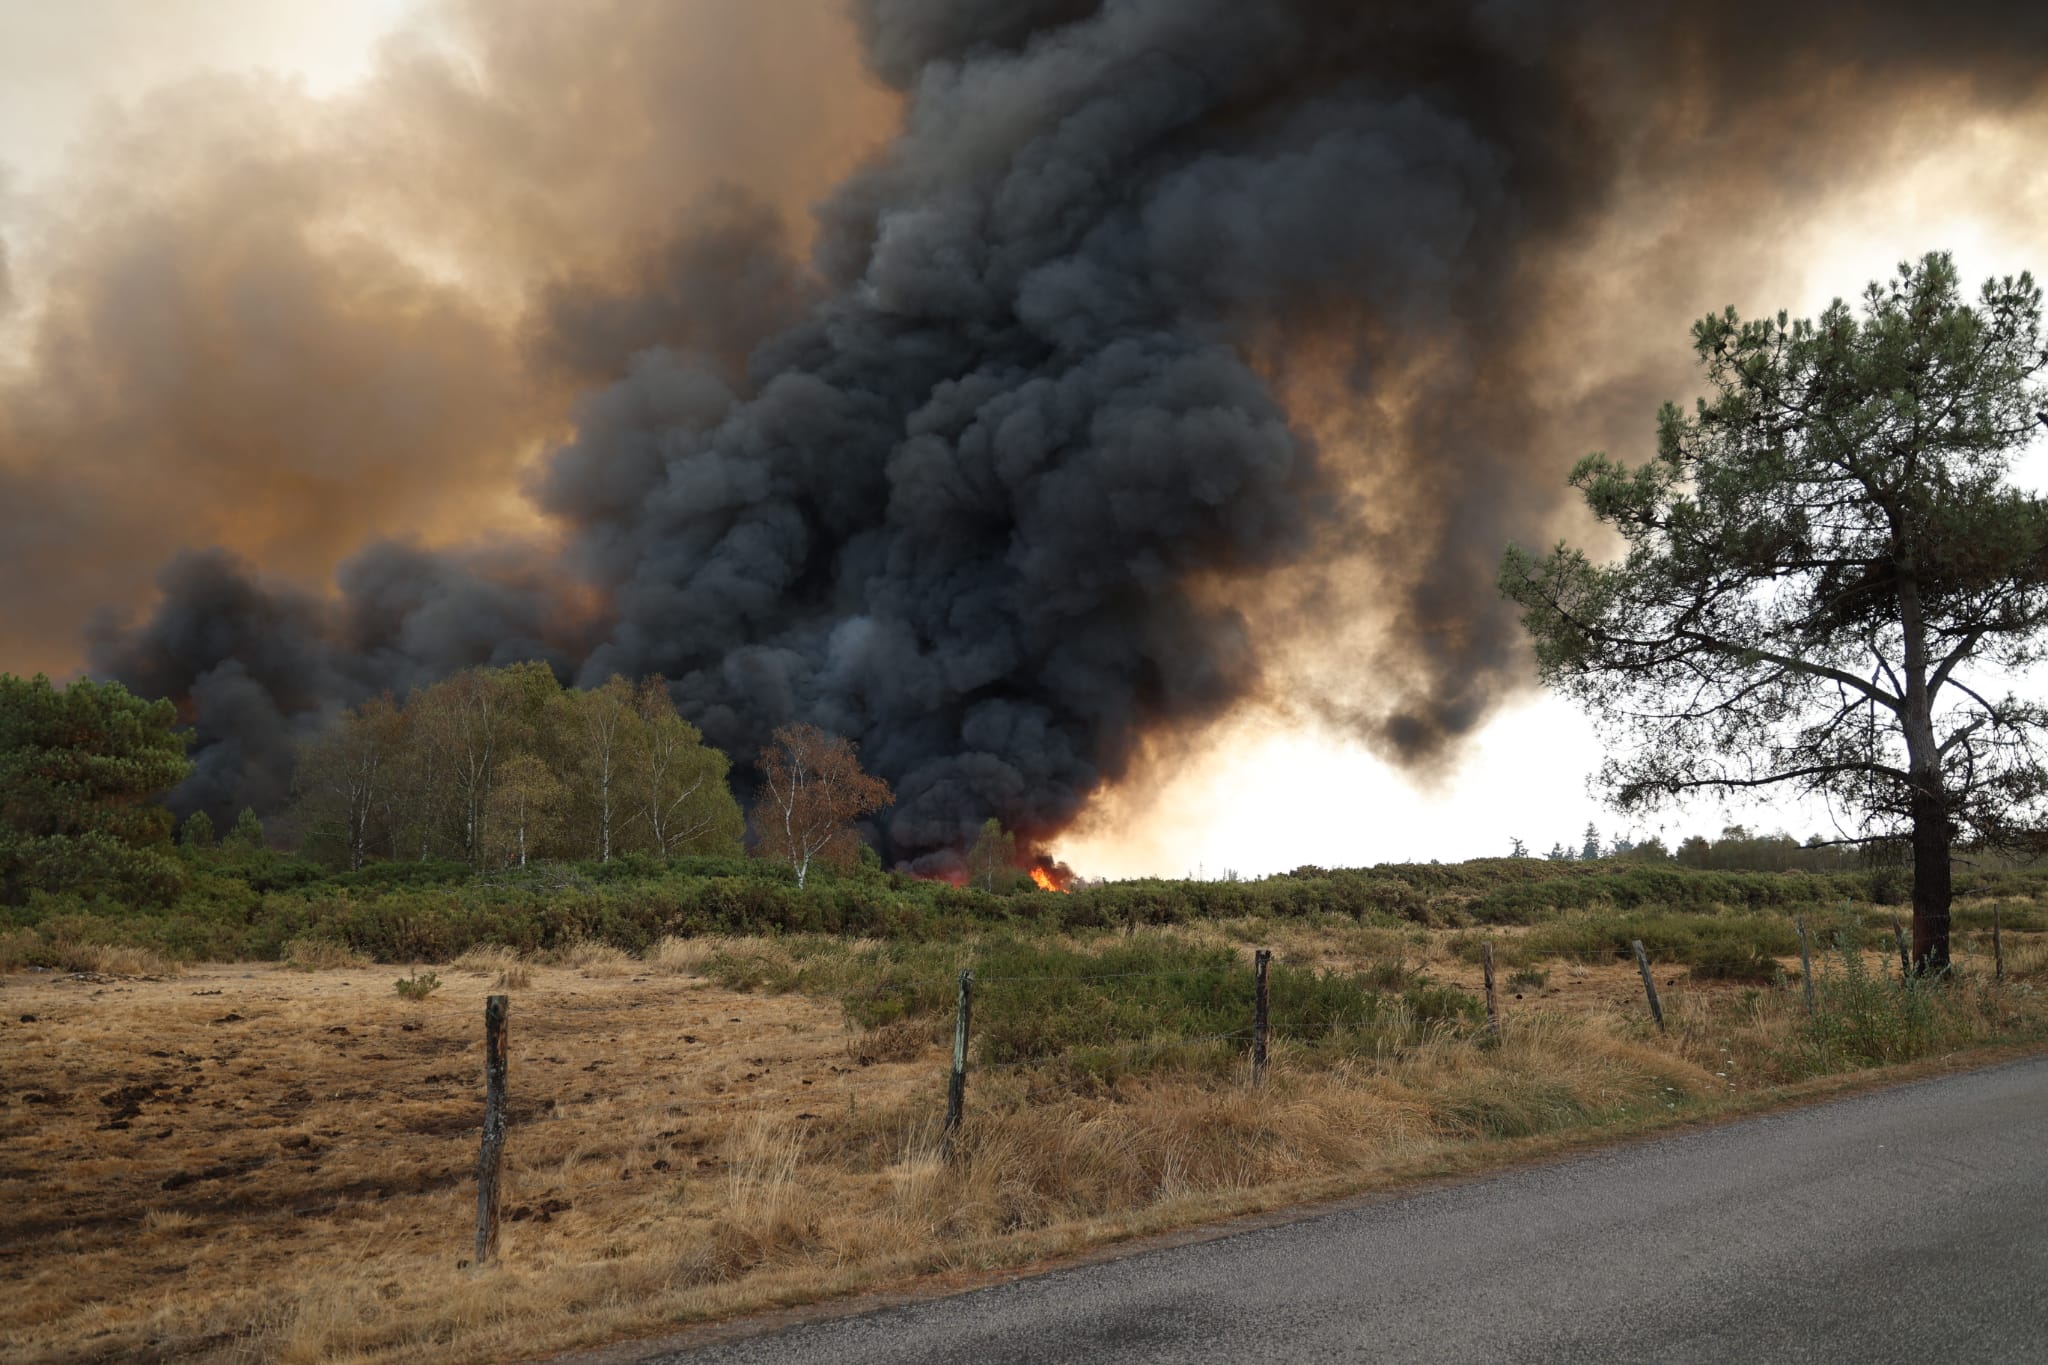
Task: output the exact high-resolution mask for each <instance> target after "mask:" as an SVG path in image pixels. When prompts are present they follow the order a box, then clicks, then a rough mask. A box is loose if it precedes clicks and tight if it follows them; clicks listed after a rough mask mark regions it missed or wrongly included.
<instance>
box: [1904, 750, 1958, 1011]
mask: <svg viewBox="0 0 2048 1365" xmlns="http://www.w3.org/2000/svg"><path fill="white" fill-rule="evenodd" d="M1950 842H1951V836H1950V833H1949V824H1948V810H1947V808H1946V803H1945V802H1944V801H1943V800H1942V799H1941V792H1940V790H1939V789H1938V788H1937V789H1936V790H1934V791H1927V790H1924V789H1923V788H1922V787H1921V786H1920V785H1919V784H1915V787H1914V790H1913V970H1914V972H1915V973H1916V974H1918V975H1920V976H1940V975H1943V974H1944V973H1946V972H1947V971H1948V969H1949V947H1948V929H1949V905H1950V902H1951V901H1952V900H1953V899H1954V889H1953V886H1952V878H1953V872H1952V866H1951V863H1950V857H1951V854H1952V849H1951V847H1950Z"/></svg>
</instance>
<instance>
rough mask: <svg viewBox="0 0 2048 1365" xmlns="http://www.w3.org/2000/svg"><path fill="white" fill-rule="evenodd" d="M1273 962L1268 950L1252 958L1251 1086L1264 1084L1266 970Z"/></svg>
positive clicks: (1268, 1012)
mask: <svg viewBox="0 0 2048 1365" xmlns="http://www.w3.org/2000/svg"><path fill="white" fill-rule="evenodd" d="M1272 961H1273V952H1272V950H1271V949H1270V948H1261V949H1259V951H1258V952H1257V953H1255V954H1253V956H1252V1085H1253V1086H1254V1087H1257V1086H1261V1085H1264V1084H1265V1083H1266V1030H1267V1025H1268V1023H1269V1021H1270V1018H1271V1008H1270V1007H1271V1004H1272V996H1271V994H1270V993H1269V991H1268V989H1267V984H1266V968H1267V967H1268V966H1269V965H1270V964H1271V963H1272Z"/></svg>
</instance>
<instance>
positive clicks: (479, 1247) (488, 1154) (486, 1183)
mask: <svg viewBox="0 0 2048 1365" xmlns="http://www.w3.org/2000/svg"><path fill="white" fill-rule="evenodd" d="M509 1003H510V997H508V996H503V995H493V996H491V997H489V998H488V999H486V1000H485V1001H484V1141H483V1147H482V1149H481V1150H480V1151H478V1153H477V1158H476V1263H477V1264H478V1265H479V1266H481V1265H483V1264H484V1262H486V1261H490V1260H495V1259H496V1258H497V1255H498V1171H499V1168H500V1167H501V1166H502V1165H503V1164H504V1160H505V1061H506V1049H505V1014H506V1008H507V1006H508V1005H509Z"/></svg>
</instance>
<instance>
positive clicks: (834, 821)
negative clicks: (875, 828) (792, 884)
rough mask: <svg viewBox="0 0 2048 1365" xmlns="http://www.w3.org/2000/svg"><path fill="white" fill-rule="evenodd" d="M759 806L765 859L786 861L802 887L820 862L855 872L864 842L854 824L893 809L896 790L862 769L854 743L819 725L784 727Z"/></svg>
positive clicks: (765, 769) (764, 758)
mask: <svg viewBox="0 0 2048 1365" xmlns="http://www.w3.org/2000/svg"><path fill="white" fill-rule="evenodd" d="M758 762H759V764H760V768H761V795H760V798H759V799H758V800H757V801H756V802H755V803H754V828H755V831H756V832H757V833H758V834H759V835H760V839H761V843H760V849H759V851H760V854H761V856H762V857H764V858H775V859H779V860H782V861H785V862H787V863H788V864H789V865H790V867H791V869H792V870H794V871H795V873H796V884H797V885H798V886H802V885H803V884H804V880H805V879H806V878H807V877H809V876H810V872H811V866H812V864H813V863H819V862H823V863H829V864H830V865H832V866H833V867H838V868H847V867H851V866H853V864H854V863H855V862H856V861H858V859H859V857H860V835H859V833H858V832H857V831H856V830H855V829H854V827H853V822H854V821H856V820H858V819H860V818H861V817H862V816H864V815H872V814H874V813H875V812H876V811H878V810H881V809H883V808H884V807H886V806H888V805H890V804H891V803H893V802H894V801H895V799H896V797H895V794H894V793H892V792H891V791H890V790H889V784H888V783H887V782H884V781H883V780H882V779H881V778H879V777H871V776H869V775H868V774H867V773H865V772H863V771H862V770H861V766H860V759H859V758H858V757H857V756H856V755H855V753H854V746H853V741H851V740H849V739H846V738H845V737H843V736H840V735H834V734H829V733H827V732H826V731H824V730H820V729H819V728H818V727H817V726H815V725H785V726H783V727H782V728H781V729H779V730H777V731H776V732H775V734H774V736H773V738H771V739H770V741H769V744H768V747H767V748H766V749H763V750H762V751H761V757H760V759H759V760H758Z"/></svg>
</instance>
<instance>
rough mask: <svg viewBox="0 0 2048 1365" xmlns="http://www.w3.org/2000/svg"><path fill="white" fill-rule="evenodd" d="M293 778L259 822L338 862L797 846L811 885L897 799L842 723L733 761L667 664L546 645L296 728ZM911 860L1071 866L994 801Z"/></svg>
mask: <svg viewBox="0 0 2048 1365" xmlns="http://www.w3.org/2000/svg"><path fill="white" fill-rule="evenodd" d="M735 779H737V781H736V780H735ZM736 788H737V790H738V792H739V793H740V794H741V795H736V794H735V789H736ZM291 791H292V797H291V800H290V802H289V803H288V804H287V805H286V806H285V807H284V808H283V809H282V810H280V811H279V812H278V813H277V814H276V815H275V816H273V817H272V818H271V819H270V820H268V821H259V822H258V823H259V824H260V826H261V829H262V838H263V839H264V840H265V841H267V842H270V843H273V844H279V845H284V846H288V847H291V848H294V849H296V850H297V851H299V852H301V853H303V854H305V855H307V856H308V857H309V858H311V859H312V860H313V861H315V862H319V863H323V864H326V865H328V866H331V867H341V868H347V869H349V870H356V869H360V868H362V867H363V866H364V865H365V864H367V863H369V862H371V861H374V860H390V861H396V860H404V859H414V860H418V861H420V862H431V861H435V860H442V861H451V862H463V863H467V864H469V865H470V866H472V867H474V868H475V869H477V870H478V871H479V872H484V873H488V872H489V871H491V870H492V869H494V868H510V867H527V866H530V865H532V864H535V863H540V862H587V863H598V864H604V863H609V862H610V861H612V860H613V859H614V858H623V857H630V856H632V855H635V854H638V855H644V856H650V857H653V858H656V859H661V860H670V859H675V858H686V857H698V858H726V857H731V856H735V855H738V854H739V853H741V852H742V850H743V849H745V848H751V850H752V851H753V852H755V853H757V854H758V855H759V856H761V857H763V858H765V859H768V860H770V861H772V862H776V863H786V864H787V865H788V867H789V869H790V872H791V874H792V875H793V876H794V877H795V880H796V883H797V885H798V886H799V887H801V886H803V885H804V884H805V883H806V882H807V881H808V880H809V878H810V875H811V873H812V871H813V870H814V869H816V868H818V867H820V866H830V867H832V868H834V869H835V870H837V871H840V872H849V871H852V870H854V869H855V868H857V867H858V866H860V865H861V864H863V863H865V864H866V865H868V866H870V867H879V865H880V861H881V860H880V856H879V855H878V853H877V852H876V849H875V846H874V843H875V840H874V833H873V831H874V820H875V817H877V816H879V815H880V814H882V813H883V812H884V811H885V810H886V809H887V808H888V807H889V805H890V804H891V803H892V802H893V801H894V795H893V793H892V792H891V791H890V788H889V784H888V783H887V782H885V781H883V780H882V779H881V778H879V777H875V776H873V775H871V774H869V773H867V772H866V771H864V770H863V769H862V767H861V764H860V758H859V755H858V752H857V750H856V748H855V746H854V745H853V744H852V743H851V742H850V741H849V740H847V739H846V738H845V737H844V736H841V735H834V734H831V733H829V732H827V731H824V730H822V729H819V728H818V727H817V726H814V725H807V724H790V725H785V726H782V727H780V728H779V729H777V730H776V731H775V732H774V735H773V736H772V738H771V741H770V743H769V745H768V746H767V747H766V748H765V749H763V750H762V751H761V752H760V753H759V754H756V755H747V756H745V757H744V761H743V763H742V765H741V766H740V769H739V771H738V772H735V771H734V764H733V762H732V760H731V758H730V757H728V755H726V754H725V753H723V752H721V751H720V750H718V749H716V748H713V747H711V746H710V745H708V744H706V743H705V742H704V738H703V735H702V733H701V732H700V731H699V730H698V729H697V727H696V726H694V725H692V724H691V723H690V722H689V721H687V720H684V719H683V718H682V717H681V716H680V715H678V714H677V712H676V708H675V702H674V700H673V699H672V698H671V696H670V694H669V690H668V686H667V684H666V683H665V681H664V680H663V679H661V678H659V677H652V678H644V679H641V680H639V681H638V682H629V681H628V680H626V679H625V678H622V677H618V676H614V677H613V678H611V679H610V680H609V681H607V682H605V683H603V684H602V685H600V686H597V687H591V688H583V689H579V688H573V687H563V686H562V685H561V684H560V683H559V682H558V681H557V680H556V678H555V675H554V673H553V672H552V671H551V670H550V669H549V668H548V667H547V666H546V665H545V664H540V663H525V664H513V665H508V666H506V667H503V668H490V669H482V668H480V669H468V670H464V671H463V672H460V673H457V674H455V675H454V676H453V677H450V678H446V679H443V680H442V681H440V682H437V683H434V684H431V685H429V686H426V687H422V688H420V689H418V690H416V691H414V692H413V693H411V694H409V695H408V696H406V697H404V698H402V699H401V698H394V697H392V696H391V695H389V694H385V695H382V696H378V697H375V698H372V699H371V700H369V701H367V702H364V703H363V704H361V705H359V706H355V707H351V708H350V709H348V710H347V711H345V712H343V713H342V714H341V715H340V716H338V717H337V718H336V719H334V720H333V721H332V722H330V723H329V724H328V725H326V726H325V727H323V728H321V729H320V730H319V731H317V732H316V733H314V734H313V735H311V736H310V737H308V738H307V739H305V740H303V741H301V743H300V744H299V746H298V749H297V761H296V763H295V766H294V771H293V778H292V785H291ZM742 795H744V796H745V797H746V798H747V799H746V801H745V802H744V804H743V802H742V799H741V796H742ZM244 818H245V819H254V818H255V817H254V813H253V812H250V813H249V814H248V816H246V817H244ZM182 834H183V841H184V842H185V843H186V844H188V845H192V846H200V847H203V846H205V845H206V844H207V843H208V842H210V841H211V840H213V839H214V838H215V837H216V825H215V822H214V821H213V819H212V818H211V817H210V816H208V815H207V814H206V812H204V811H195V812H193V813H192V814H191V815H189V816H187V817H186V819H185V821H184V827H183V831H182ZM898 870H900V871H904V872H910V871H912V869H910V868H909V866H908V865H907V864H906V865H904V866H902V867H900V868H899V869H898ZM914 875H917V876H920V877H924V878H930V879H936V880H942V881H947V882H950V883H952V884H954V885H956V886H957V885H966V884H969V883H970V882H971V883H972V884H973V885H975V886H977V887H979V888H981V889H983V890H990V891H1009V890H1013V889H1015V888H1016V887H1017V886H1019V885H1023V884H1025V883H1026V882H1029V883H1032V884H1035V885H1037V886H1039V887H1040V888H1042V889H1044V890H1047V891H1064V890H1065V889H1066V887H1067V885H1068V884H1069V883H1070V882H1071V881H1072V880H1073V874H1072V872H1071V871H1070V870H1069V869H1068V868H1066V867H1065V866H1064V865H1062V864H1059V863H1057V862H1055V861H1053V860H1052V859H1050V858H1048V857H1046V856H1045V855H1043V854H1040V853H1036V852H1034V851H1033V849H1032V848H1031V846H1030V845H1029V844H1028V842H1027V843H1024V844H1022V845H1020V843H1019V840H1018V838H1017V836H1016V835H1015V834H1014V833H1012V832H1010V831H1007V830H1005V829H1003V827H1002V825H1001V824H1000V822H998V821H996V820H994V819H990V820H988V821H987V822H986V823H985V825H984V827H983V828H982V829H981V830H980V831H979V832H978V834H977V837H976V838H975V840H974V842H973V843H972V844H970V845H967V846H964V847H962V848H961V849H959V850H957V851H956V852H955V853H954V854H953V855H952V856H950V857H943V858H927V859H926V860H925V861H924V863H923V864H922V865H921V866H920V867H919V868H918V869H916V871H915V873H914Z"/></svg>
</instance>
